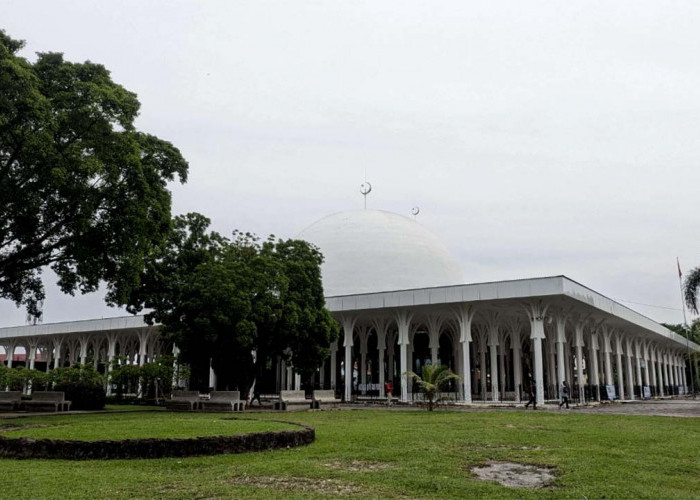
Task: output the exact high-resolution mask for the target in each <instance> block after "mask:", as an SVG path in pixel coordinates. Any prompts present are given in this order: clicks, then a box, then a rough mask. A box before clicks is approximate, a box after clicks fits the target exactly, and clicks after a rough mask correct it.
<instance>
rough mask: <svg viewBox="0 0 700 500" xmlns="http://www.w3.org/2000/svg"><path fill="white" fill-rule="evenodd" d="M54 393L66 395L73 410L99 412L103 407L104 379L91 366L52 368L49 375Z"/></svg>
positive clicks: (78, 365) (79, 365)
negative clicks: (58, 392)
mask: <svg viewBox="0 0 700 500" xmlns="http://www.w3.org/2000/svg"><path fill="white" fill-rule="evenodd" d="M49 379H50V381H51V382H53V390H54V391H63V392H65V393H66V399H67V400H69V401H72V403H73V404H72V405H71V409H74V410H101V409H103V408H104V407H105V396H106V395H105V389H104V377H103V376H102V375H100V374H99V373H98V372H97V370H95V368H94V367H93V366H92V365H89V364H88V365H81V364H76V365H73V366H69V367H61V368H54V369H53V370H51V372H50V373H49Z"/></svg>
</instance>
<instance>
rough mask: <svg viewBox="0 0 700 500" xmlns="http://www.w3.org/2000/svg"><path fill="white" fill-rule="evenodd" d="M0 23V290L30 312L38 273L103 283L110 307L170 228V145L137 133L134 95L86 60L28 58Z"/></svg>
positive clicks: (63, 280)
mask: <svg viewBox="0 0 700 500" xmlns="http://www.w3.org/2000/svg"><path fill="white" fill-rule="evenodd" d="M22 46H23V42H21V41H17V40H13V39H12V38H10V37H9V36H8V35H6V34H5V33H4V32H3V31H0V297H1V298H5V299H10V300H12V301H14V302H15V303H16V304H17V305H18V306H19V305H24V306H25V307H26V308H27V309H28V311H29V312H30V313H32V314H35V315H37V314H39V310H38V307H37V304H38V302H39V301H40V300H42V299H43V297H44V288H43V284H42V281H41V271H42V269H43V268H45V267H46V266H50V267H51V268H52V269H53V270H54V271H55V272H56V274H57V275H58V277H59V282H58V284H59V286H60V288H61V289H62V290H63V291H64V292H66V293H71V294H72V293H74V292H75V291H76V290H80V291H81V292H83V293H86V292H91V291H95V290H96V289H97V288H98V287H99V285H100V283H101V282H105V283H106V286H107V301H108V303H110V304H122V303H124V302H125V301H126V299H127V297H128V296H129V291H130V290H131V288H132V287H134V286H136V285H137V284H138V279H139V276H140V273H141V271H142V267H143V261H144V257H145V256H147V255H148V254H150V253H151V252H152V250H153V248H154V247H155V246H158V245H159V244H161V243H162V242H163V241H164V239H165V236H166V235H167V234H168V232H169V230H170V224H171V216H170V205H171V199H170V192H169V191H168V189H167V182H169V181H172V180H175V178H179V180H180V181H182V182H184V181H185V180H186V176H187V168H188V166H187V162H186V161H185V160H184V159H183V157H182V155H181V154H180V152H179V151H178V150H177V149H176V148H175V147H174V146H173V145H172V144H170V143H168V142H166V141H163V140H161V139H158V138H157V137H154V136H152V135H148V134H145V133H142V132H139V131H137V130H136V129H135V127H134V119H135V118H136V116H137V114H138V111H139V101H138V100H137V98H136V95H135V94H133V93H132V92H129V91H127V90H126V89H124V88H123V87H122V86H120V85H118V84H116V83H114V82H113V81H112V79H111V77H110V73H109V71H107V69H105V68H104V67H103V66H101V65H99V64H94V63H91V62H85V63H80V64H76V63H71V62H67V61H64V59H63V56H62V55H61V54H57V53H43V54H38V57H37V60H36V61H35V62H33V63H32V62H30V61H28V60H27V59H25V58H23V57H21V56H19V55H18V52H19V50H20V49H21V48H22Z"/></svg>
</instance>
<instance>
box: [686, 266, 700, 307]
mask: <svg viewBox="0 0 700 500" xmlns="http://www.w3.org/2000/svg"><path fill="white" fill-rule="evenodd" d="M698 294H700V267H696V268H695V269H693V270H692V271H690V272H689V273H688V274H687V275H686V277H685V280H684V281H683V296H684V298H685V303H686V304H687V306H688V307H689V308H690V310H691V311H693V312H694V313H695V314H698Z"/></svg>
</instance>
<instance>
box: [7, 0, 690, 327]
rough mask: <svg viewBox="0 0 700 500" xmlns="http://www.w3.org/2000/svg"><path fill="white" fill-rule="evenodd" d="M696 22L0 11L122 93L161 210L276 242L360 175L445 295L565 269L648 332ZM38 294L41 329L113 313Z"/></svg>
mask: <svg viewBox="0 0 700 500" xmlns="http://www.w3.org/2000/svg"><path fill="white" fill-rule="evenodd" d="M698 26H700V3H698V2H696V1H688V2H673V1H664V2H660V1H655V2H649V1H639V0H635V1H615V2H610V1H601V2H560V1H551V2H533V1H530V2H521V1H512V2H466V1H441V2H427V1H423V2H414V1H407V0H401V1H392V2H389V1H379V0H367V1H357V0H353V1H344V2H343V1H314V2H311V1H303V0H295V1H293V2H289V1H275V2H273V1H248V2H242V1H212V0H207V1H203V0H202V1H193V0H190V1H172V0H168V1H158V2H156V1H142V0H130V1H120V2H95V1H62V2H55V1H48V0H47V1H27V0H3V1H2V3H0V27H1V28H4V29H5V30H6V32H7V33H8V34H9V35H10V36H12V37H13V38H19V39H24V40H26V41H27V47H26V49H25V50H24V52H23V54H24V55H25V56H26V57H29V58H33V57H34V56H33V54H34V52H42V51H43V52H45V51H55V52H63V53H64V54H65V57H66V58H67V59H68V60H71V61H84V60H87V59H89V60H91V61H94V62H98V63H101V64H104V65H105V66H106V67H107V68H108V69H109V70H111V72H112V76H113V79H114V80H115V81H117V82H119V83H121V84H122V85H124V86H125V87H126V88H127V89H129V90H131V91H134V92H136V93H137V94H138V96H139V99H140V101H141V104H142V109H141V115H140V117H139V119H138V121H137V125H138V127H139V128H140V129H141V130H143V131H147V132H150V133H153V134H155V135H157V136H159V137H161V138H163V139H167V140H170V141H171V142H173V143H174V144H175V145H176V146H177V147H179V148H180V150H181V151H182V153H183V154H184V156H185V157H186V158H187V160H188V161H189V162H190V180H189V182H188V183H187V184H186V185H185V186H173V191H174V212H175V213H183V212H187V211H198V212H201V213H203V214H205V215H207V216H208V217H210V218H211V219H212V220H213V227H214V229H216V230H218V231H220V232H222V233H230V232H231V231H232V230H233V229H236V228H237V229H241V230H245V231H252V232H256V233H258V234H260V235H267V234H269V233H274V234H276V235H278V236H282V237H293V236H295V235H296V234H297V233H298V232H299V231H301V230H302V229H303V228H304V227H306V226H307V225H309V224H311V223H312V222H314V221H315V220H316V219H318V218H320V217H322V216H324V215H327V214H328V213H331V212H336V211H340V210H346V209H352V208H361V207H362V197H361V195H360V194H359V185H360V184H361V183H362V181H363V180H364V175H365V171H366V173H367V179H368V180H369V181H370V182H372V184H373V186H374V190H373V192H372V194H371V195H370V198H369V200H368V205H369V207H371V208H381V209H387V210H392V211H395V212H397V213H400V214H404V215H409V214H410V209H411V207H413V206H416V205H417V206H420V208H421V214H420V215H419V221H420V222H422V223H423V224H424V225H426V226H427V227H428V228H430V229H431V230H432V231H434V232H435V233H436V234H438V235H439V236H440V237H441V238H442V239H443V241H444V242H445V243H446V245H447V246H448V247H449V248H450V249H451V250H452V252H453V253H454V255H455V257H456V258H457V260H458V261H459V262H460V263H461V265H462V268H463V271H464V277H465V281H466V282H480V281H491V280H501V279H514V278H525V277H534V276H544V275H555V274H565V275H567V276H569V277H570V278H572V279H574V280H577V281H579V282H581V283H582V284H584V285H586V286H589V287H591V288H593V289H594V290H596V291H598V292H600V293H602V294H604V295H607V296H609V297H611V298H614V299H617V300H620V301H622V300H625V301H632V302H636V303H639V304H652V305H656V306H661V307H647V306H643V305H638V304H632V303H630V302H623V303H624V304H626V305H628V306H630V307H632V308H633V309H636V310H638V311H640V312H641V313H643V314H646V315H648V316H650V317H652V318H654V319H656V320H658V321H668V322H681V321H682V313H681V311H680V291H679V287H678V275H677V272H676V262H675V259H676V256H679V257H680V262H681V265H682V267H683V268H684V270H688V269H690V268H691V267H694V266H695V265H699V264H700V252H699V250H700V231H698V228H699V222H700V211H699V210H698V208H699V204H698V200H699V196H698V186H699V185H700V169H699V168H698V165H699V163H700V162H699V158H700V140H698V130H700V57H698V54H699V53H700V51H699V49H700V29H698ZM48 278H50V275H49V274H47V281H50V280H49V279H48ZM48 289H49V292H48V294H49V297H48V299H47V301H46V303H45V308H44V314H45V319H44V321H45V322H54V321H67V320H73V319H84V318H91V317H101V316H104V317H107V316H115V315H119V314H122V313H123V312H120V311H119V310H114V309H109V308H107V307H105V306H104V305H102V296H101V294H96V295H92V296H87V297H80V298H71V297H66V296H62V295H60V293H58V292H57V291H56V289H55V287H51V286H49V287H48ZM24 320H25V316H24V313H23V311H21V310H17V309H16V308H15V307H14V305H13V304H11V303H9V302H0V326H7V325H15V324H23V323H24Z"/></svg>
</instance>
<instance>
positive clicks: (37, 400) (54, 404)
mask: <svg viewBox="0 0 700 500" xmlns="http://www.w3.org/2000/svg"><path fill="white" fill-rule="evenodd" d="M70 405H71V402H70V401H66V393H65V392H62V391H37V392H34V393H32V399H31V400H29V401H22V405H21V407H22V409H23V410H27V411H32V410H35V411H41V410H47V409H48V410H53V411H55V412H58V411H68V410H70Z"/></svg>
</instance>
